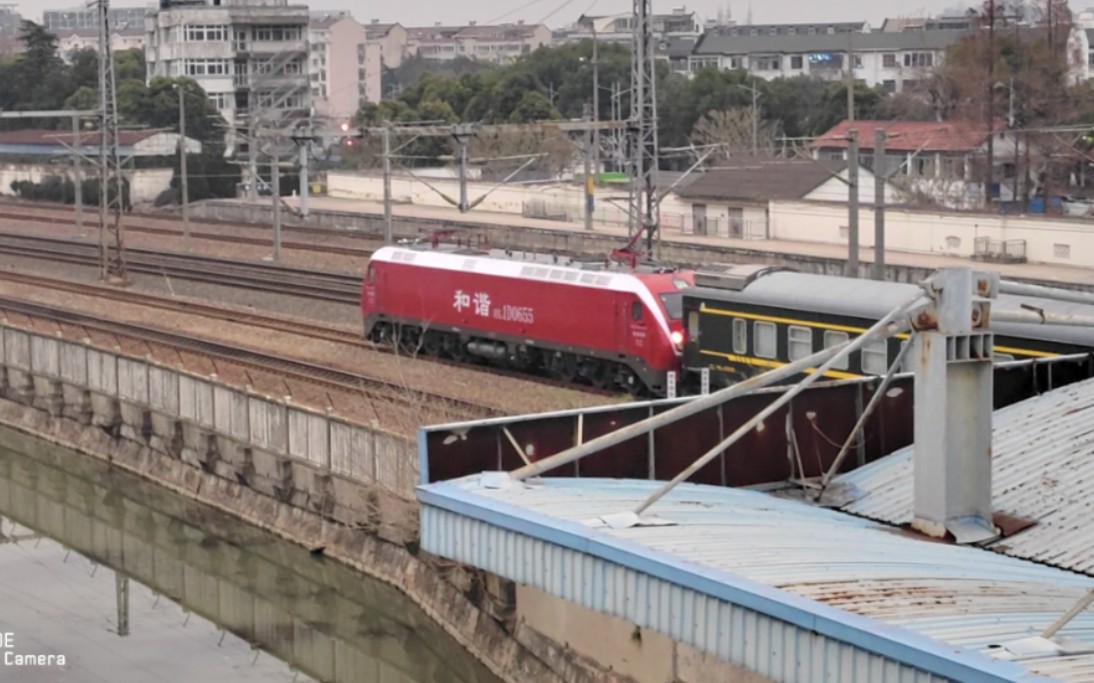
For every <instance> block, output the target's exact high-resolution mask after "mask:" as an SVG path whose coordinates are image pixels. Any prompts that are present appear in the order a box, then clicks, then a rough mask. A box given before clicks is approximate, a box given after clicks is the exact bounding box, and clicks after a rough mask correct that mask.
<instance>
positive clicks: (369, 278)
mask: <svg viewBox="0 0 1094 683" xmlns="http://www.w3.org/2000/svg"><path fill="white" fill-rule="evenodd" d="M365 282H367V283H369V284H370V285H371V284H373V283H374V282H376V271H375V270H374V269H373V267H372V264H371V263H370V264H369V266H368V269H367V270H365Z"/></svg>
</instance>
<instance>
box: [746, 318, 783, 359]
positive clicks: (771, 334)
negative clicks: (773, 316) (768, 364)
mask: <svg viewBox="0 0 1094 683" xmlns="http://www.w3.org/2000/svg"><path fill="white" fill-rule="evenodd" d="M752 330H753V331H752V347H753V348H754V349H755V351H756V355H757V356H759V357H760V358H774V357H775V356H776V355H777V354H776V341H777V339H778V328H777V327H775V323H765V322H756V323H755V324H753V326H752Z"/></svg>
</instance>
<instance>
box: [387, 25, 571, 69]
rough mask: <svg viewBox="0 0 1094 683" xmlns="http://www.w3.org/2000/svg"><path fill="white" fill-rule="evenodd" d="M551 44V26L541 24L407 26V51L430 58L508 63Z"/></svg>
mask: <svg viewBox="0 0 1094 683" xmlns="http://www.w3.org/2000/svg"><path fill="white" fill-rule="evenodd" d="M550 44H551V29H549V28H547V27H546V26H544V25H543V24H525V23H524V22H523V21H518V22H517V23H515V24H493V25H484V26H479V25H478V24H477V23H476V22H471V23H470V24H468V25H467V26H442V25H440V24H436V25H434V26H429V27H415V28H408V29H407V53H408V54H416V55H418V56H419V57H422V58H423V59H428V60H431V61H439V62H444V61H451V60H453V59H456V58H457V57H467V58H469V59H478V60H482V61H489V62H496V63H498V64H507V63H509V62H512V61H513V60H515V59H517V58H518V57H520V56H521V55H526V54H529V53H530V52H533V51H535V50H536V49H538V48H540V47H543V46H544V45H550Z"/></svg>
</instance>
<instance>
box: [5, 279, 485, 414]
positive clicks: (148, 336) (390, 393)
mask: <svg viewBox="0 0 1094 683" xmlns="http://www.w3.org/2000/svg"><path fill="white" fill-rule="evenodd" d="M0 310H3V311H8V312H11V313H20V314H23V315H27V316H30V317H34V318H43V319H47V320H52V321H54V322H58V323H67V324H70V325H78V326H81V327H85V328H88V329H94V330H97V331H99V332H105V333H107V334H117V335H121V336H124V337H130V338H132V339H136V340H138V341H143V342H154V343H159V344H163V345H166V346H169V347H172V348H175V349H180V350H184V351H188V352H191V353H195V354H198V355H201V356H205V357H210V358H219V359H222V360H225V361H230V362H232V363H233V364H236V365H240V366H244V367H248V368H252V369H254V370H259V371H264V372H273V373H276V374H279V375H282V376H284V377H287V378H290V379H294V380H299V381H302V382H306V383H310V384H313V385H320V386H324V387H327V388H330V389H334V390H337V391H349V392H353V393H356V394H360V395H363V396H365V397H368V398H370V399H373V400H377V401H384V402H387V403H394V404H396V405H399V406H402V407H406V408H409V409H421V408H430V407H435V408H438V409H445V410H447V411H448V412H451V413H453V414H459V415H463V416H465V417H466V418H468V419H478V418H484V417H495V416H498V415H500V414H501V413H502V411H500V410H496V409H493V408H490V407H487V406H483V405H481V404H477V403H472V402H470V401H466V400H464V399H461V398H458V397H454V396H450V395H447V394H444V393H442V392H425V391H420V390H417V389H411V388H409V387H406V386H403V385H401V384H398V383H396V382H391V381H388V380H382V379H377V378H375V377H369V376H367V375H359V374H356V373H352V372H348V371H346V370H339V369H337V368H332V367H329V366H325V365H319V364H316V363H308V362H306V361H299V360H294V359H291V358H285V357H283V356H277V355H274V354H269V353H264V352H262V351H255V350H252V349H246V348H242V347H239V346H232V345H230V344H225V343H222V342H214V341H209V340H207V339H202V338H200V337H193V336H189V335H184V334H179V333H176V332H168V331H165V330H160V329H156V328H151V327H145V326H142V325H136V324H132V323H122V322H114V321H108V320H102V319H100V318H96V317H94V316H91V315H86V314H83V313H77V312H74V311H64V310H59V309H55V308H50V307H48V306H42V305H38V304H33V303H28V302H25V301H18V300H16V299H10V298H7V297H0Z"/></svg>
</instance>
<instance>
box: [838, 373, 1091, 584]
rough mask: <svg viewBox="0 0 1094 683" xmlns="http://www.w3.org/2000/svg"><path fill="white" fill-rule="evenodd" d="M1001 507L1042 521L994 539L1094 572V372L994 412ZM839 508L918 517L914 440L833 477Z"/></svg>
mask: <svg viewBox="0 0 1094 683" xmlns="http://www.w3.org/2000/svg"><path fill="white" fill-rule="evenodd" d="M993 422H994V425H993V427H994V433H993V438H992V453H993V466H992V501H993V506H994V509H995V511H996V512H1001V513H1005V514H1008V515H1014V516H1017V517H1022V518H1025V519H1029V520H1034V521H1036V524H1035V525H1034V526H1032V527H1030V528H1028V529H1025V530H1023V531H1020V532H1018V533H1017V534H1015V535H1013V536H1009V537H1007V538H1002V539H999V540H997V541H995V542H994V543H992V544H990V545H989V546H988V547H989V548H991V549H992V550H995V551H997V552H1000V553H1004V554H1007V555H1013V556H1014V557H1022V558H1026V559H1030V560H1036V561H1037V562H1043V563H1045V564H1050V565H1054V566H1057V567H1063V568H1065V569H1070V570H1073V571H1077V572H1083V573H1085V574H1089V575H1094V525H1092V524H1091V519H1092V518H1094V510H1092V508H1094V497H1092V495H1091V494H1092V492H1094V380H1086V381H1083V382H1077V383H1075V384H1069V385H1068V386H1066V387H1063V388H1061V389H1056V390H1054V391H1050V392H1048V393H1046V394H1043V395H1041V396H1038V397H1036V398H1031V399H1027V400H1025V401H1022V402H1021V403H1016V404H1014V405H1012V406H1009V407H1007V408H1003V409H1002V410H998V411H996V412H995V414H994V418H993ZM834 482H835V486H837V487H839V489H838V494H839V495H840V496H850V497H852V498H853V500H852V502H850V503H847V504H845V505H843V506H842V508H841V509H843V510H845V511H847V512H851V513H854V514H856V515H861V516H863V517H868V518H870V519H876V520H880V521H884V522H887V523H889V524H906V523H908V522H910V521H911V520H912V496H913V477H912V448H911V447H908V448H904V449H902V450H900V451H897V452H896V453H893V454H892V455H890V456H888V457H885V458H882V459H881V460H878V461H876V462H874V463H871V464H869V465H867V466H865V467H862V468H859V469H857V470H855V471H853V472H849V473H847V474H844V475H841V476H840V477H837V478H836V479H835V480H834Z"/></svg>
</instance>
